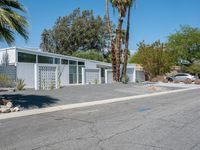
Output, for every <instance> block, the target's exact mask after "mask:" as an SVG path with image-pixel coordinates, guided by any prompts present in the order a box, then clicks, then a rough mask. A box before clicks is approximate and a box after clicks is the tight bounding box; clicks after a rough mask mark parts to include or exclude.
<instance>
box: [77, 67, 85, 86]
mask: <svg viewBox="0 0 200 150" xmlns="http://www.w3.org/2000/svg"><path fill="white" fill-rule="evenodd" d="M82 68H84V66H78V83H82Z"/></svg>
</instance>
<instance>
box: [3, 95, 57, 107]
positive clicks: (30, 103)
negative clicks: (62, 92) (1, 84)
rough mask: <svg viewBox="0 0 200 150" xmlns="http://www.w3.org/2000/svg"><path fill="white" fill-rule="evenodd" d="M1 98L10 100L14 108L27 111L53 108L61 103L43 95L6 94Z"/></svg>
mask: <svg viewBox="0 0 200 150" xmlns="http://www.w3.org/2000/svg"><path fill="white" fill-rule="evenodd" d="M1 97H2V98H5V99H7V100H10V101H11V102H12V103H13V105H14V106H18V105H20V107H23V108H25V109H31V108H44V107H48V106H51V105H53V104H55V103H57V102H58V101H59V99H55V98H52V97H49V96H42V95H22V94H15V95H12V94H10V95H8V94H5V95H2V96H1Z"/></svg>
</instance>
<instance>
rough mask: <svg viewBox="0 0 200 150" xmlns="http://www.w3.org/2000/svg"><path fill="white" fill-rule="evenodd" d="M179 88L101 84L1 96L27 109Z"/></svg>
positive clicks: (11, 93) (8, 93) (28, 91)
mask: <svg viewBox="0 0 200 150" xmlns="http://www.w3.org/2000/svg"><path fill="white" fill-rule="evenodd" d="M174 89H178V87H160V86H159V88H156V89H151V88H149V86H148V85H144V84H120V83H116V84H101V85H85V86H82V85H80V86H68V87H63V88H61V89H58V90H52V91H35V90H32V89H27V90H25V91H19V92H14V93H13V92H1V93H0V94H1V97H3V98H6V99H10V100H11V101H12V102H13V103H14V105H15V106H16V105H20V106H21V107H23V108H25V109H33V108H44V107H50V106H58V105H65V104H72V103H81V102H89V101H96V100H105V99H110V98H119V97H126V96H134V95H142V94H148V93H155V92H162V91H169V90H174Z"/></svg>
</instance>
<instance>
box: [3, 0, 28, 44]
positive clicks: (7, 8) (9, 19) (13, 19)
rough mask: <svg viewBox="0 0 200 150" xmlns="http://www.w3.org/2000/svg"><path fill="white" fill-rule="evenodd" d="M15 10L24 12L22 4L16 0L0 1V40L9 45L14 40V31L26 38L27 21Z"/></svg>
mask: <svg viewBox="0 0 200 150" xmlns="http://www.w3.org/2000/svg"><path fill="white" fill-rule="evenodd" d="M16 10H17V11H21V12H26V11H25V8H24V7H23V5H21V4H20V3H19V2H18V1H16V0H1V1H0V40H4V41H6V42H7V43H8V44H9V45H10V44H12V43H13V42H14V41H15V38H14V35H15V33H17V34H19V35H20V36H22V37H23V38H24V39H25V40H26V41H27V40H28V32H27V28H28V22H27V20H26V18H25V17H24V16H22V15H20V14H19V13H18V12H16Z"/></svg>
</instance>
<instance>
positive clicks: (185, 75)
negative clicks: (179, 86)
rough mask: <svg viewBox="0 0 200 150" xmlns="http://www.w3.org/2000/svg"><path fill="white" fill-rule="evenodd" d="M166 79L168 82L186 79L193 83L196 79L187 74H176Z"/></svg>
mask: <svg viewBox="0 0 200 150" xmlns="http://www.w3.org/2000/svg"><path fill="white" fill-rule="evenodd" d="M166 79H167V80H168V81H185V80H187V79H190V80H192V81H194V80H195V79H196V78H195V76H193V75H191V74H188V73H178V74H177V75H175V76H171V77H167V78H166Z"/></svg>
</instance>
